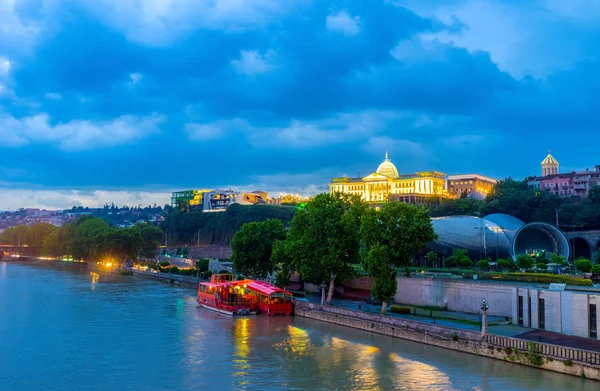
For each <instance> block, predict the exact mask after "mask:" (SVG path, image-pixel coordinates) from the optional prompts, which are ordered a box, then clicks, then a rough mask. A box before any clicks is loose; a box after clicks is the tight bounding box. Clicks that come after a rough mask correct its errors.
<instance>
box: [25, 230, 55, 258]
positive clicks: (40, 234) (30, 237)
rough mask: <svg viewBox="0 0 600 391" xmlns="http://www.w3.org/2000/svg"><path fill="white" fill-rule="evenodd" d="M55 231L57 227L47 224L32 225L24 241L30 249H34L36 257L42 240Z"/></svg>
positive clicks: (42, 242) (40, 249) (39, 252)
mask: <svg viewBox="0 0 600 391" xmlns="http://www.w3.org/2000/svg"><path fill="white" fill-rule="evenodd" d="M55 230H57V227H55V226H54V225H52V224H49V223H37V224H34V225H32V226H31V227H30V228H29V229H28V230H27V232H26V234H25V240H26V242H27V244H28V245H29V246H30V247H34V251H35V253H36V255H40V254H41V253H42V247H43V244H44V239H46V237H47V236H48V235H50V234H51V233H52V232H53V231H55Z"/></svg>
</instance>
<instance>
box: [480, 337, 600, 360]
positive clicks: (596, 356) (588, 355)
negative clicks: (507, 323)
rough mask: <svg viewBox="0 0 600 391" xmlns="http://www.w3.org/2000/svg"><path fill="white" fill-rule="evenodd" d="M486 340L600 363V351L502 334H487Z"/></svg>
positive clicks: (506, 345)
mask: <svg viewBox="0 0 600 391" xmlns="http://www.w3.org/2000/svg"><path fill="white" fill-rule="evenodd" d="M485 342H487V343H489V344H491V345H495V346H501V347H503V348H511V349H518V350H523V351H529V350H533V351H535V352H536V353H539V354H543V355H546V356H550V357H556V358H559V359H562V360H572V361H579V362H585V363H588V364H592V365H600V353H598V352H592V351H589V350H583V349H574V348H568V347H564V346H558V345H551V344H547V343H541V342H532V341H527V340H523V339H517V338H510V337H502V336H500V335H491V334H487V335H486V336H485Z"/></svg>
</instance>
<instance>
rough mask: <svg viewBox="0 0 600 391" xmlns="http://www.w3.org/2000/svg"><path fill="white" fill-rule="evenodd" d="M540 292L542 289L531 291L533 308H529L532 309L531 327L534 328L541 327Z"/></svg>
mask: <svg viewBox="0 0 600 391" xmlns="http://www.w3.org/2000/svg"><path fill="white" fill-rule="evenodd" d="M539 293H540V291H538V290H530V291H529V295H530V297H531V308H530V309H529V310H530V311H531V325H530V326H529V327H532V328H534V329H539V328H540V316H539V312H538V311H539V309H538V303H539V298H540V296H539Z"/></svg>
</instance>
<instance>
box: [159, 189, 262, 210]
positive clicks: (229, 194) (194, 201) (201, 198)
mask: <svg viewBox="0 0 600 391" xmlns="http://www.w3.org/2000/svg"><path fill="white" fill-rule="evenodd" d="M267 196H268V193H267V192H265V191H252V192H245V191H235V190H232V189H228V190H184V191H178V192H173V193H172V195H171V206H173V207H176V206H177V205H178V203H180V202H182V201H183V202H185V203H186V205H188V206H190V208H194V209H199V210H201V211H203V212H221V211H224V210H225V209H227V207H229V205H231V204H241V205H253V204H266V203H267V202H266V199H267Z"/></svg>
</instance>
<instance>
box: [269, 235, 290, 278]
mask: <svg viewBox="0 0 600 391" xmlns="http://www.w3.org/2000/svg"><path fill="white" fill-rule="evenodd" d="M294 245H295V243H294V242H292V239H290V238H286V239H285V240H279V241H277V242H275V244H274V245H273V254H272V255H271V262H273V265H275V269H276V270H277V272H276V274H275V285H277V286H281V287H283V289H287V286H288V285H289V283H290V279H291V278H292V274H294V270H295V269H294V268H295V266H294V252H295V250H294Z"/></svg>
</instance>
